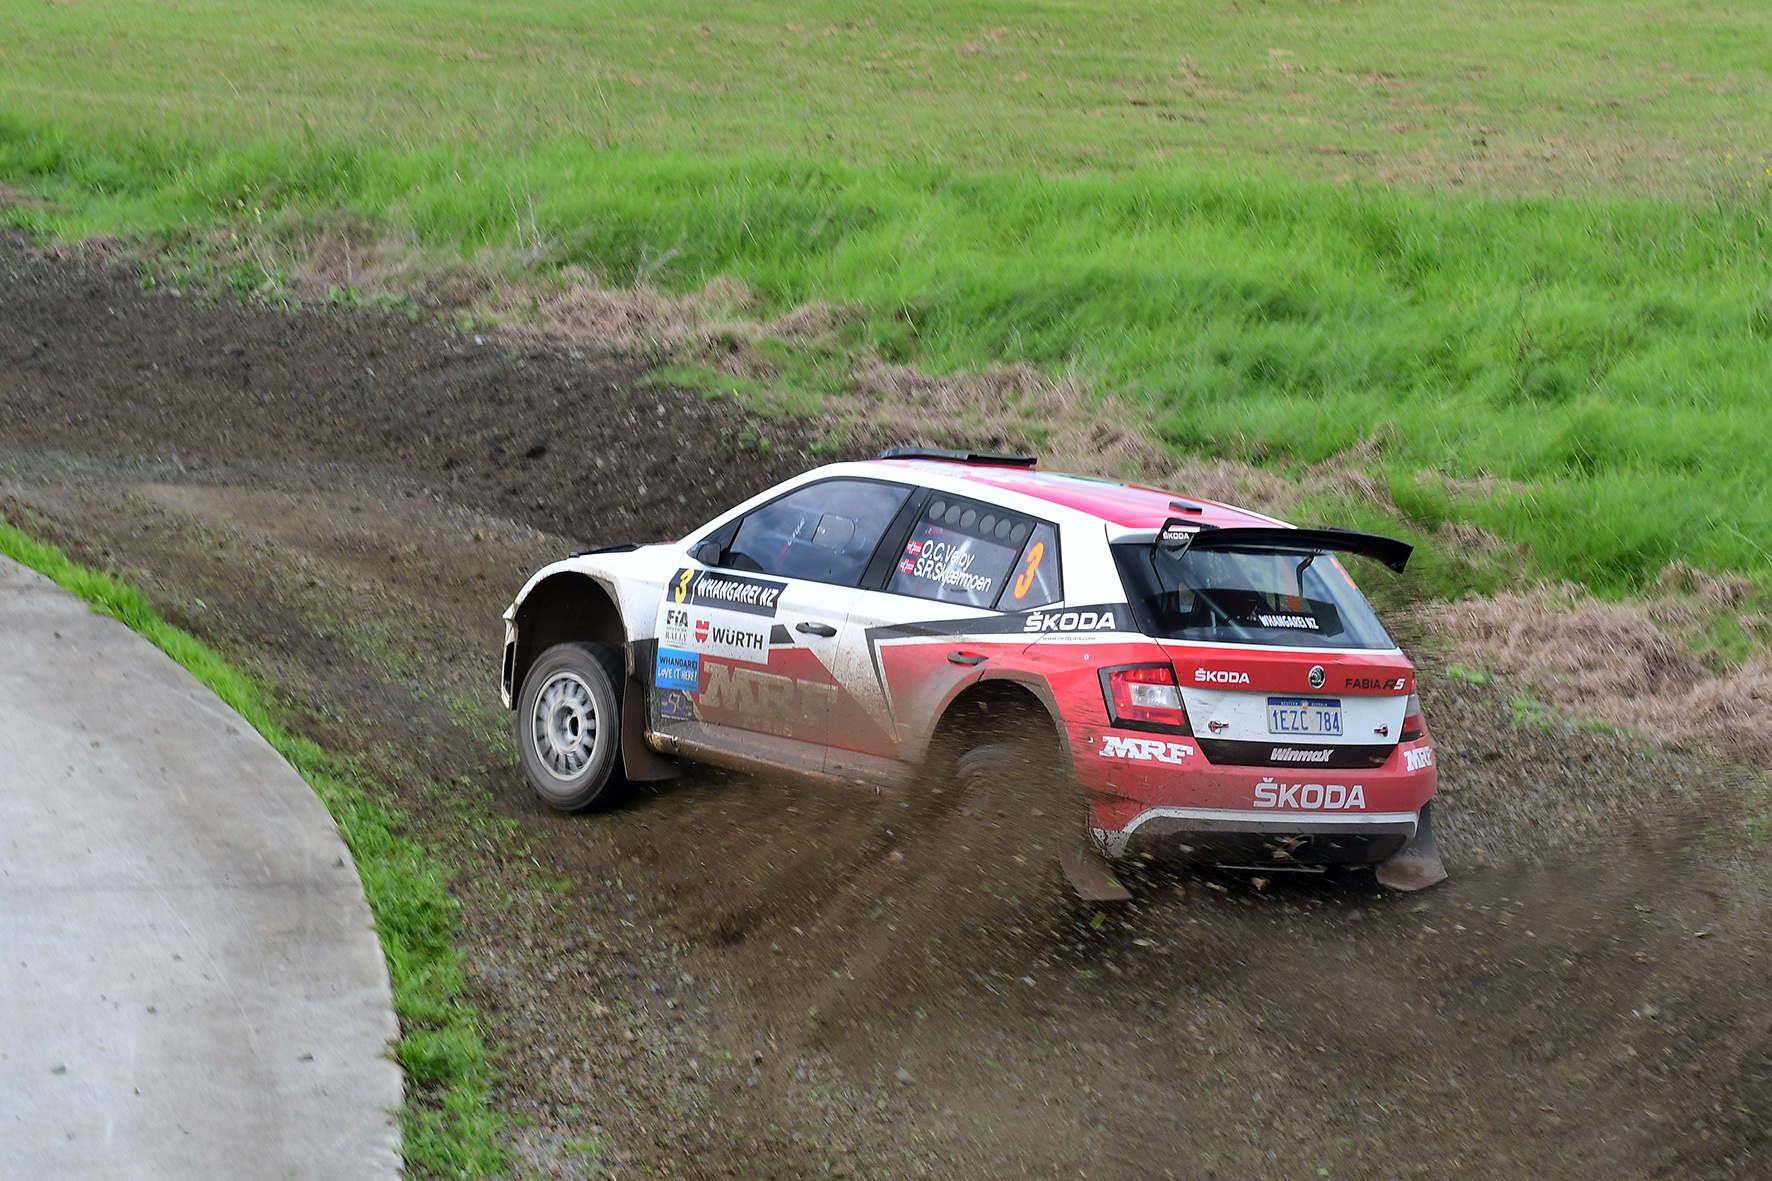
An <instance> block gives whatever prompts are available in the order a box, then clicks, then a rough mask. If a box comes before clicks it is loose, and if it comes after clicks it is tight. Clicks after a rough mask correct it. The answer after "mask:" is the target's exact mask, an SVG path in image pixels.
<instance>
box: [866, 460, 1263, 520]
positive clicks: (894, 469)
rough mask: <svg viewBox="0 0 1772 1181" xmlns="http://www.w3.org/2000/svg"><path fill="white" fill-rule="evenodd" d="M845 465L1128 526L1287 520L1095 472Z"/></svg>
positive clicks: (941, 464) (941, 463) (939, 463)
mask: <svg viewBox="0 0 1772 1181" xmlns="http://www.w3.org/2000/svg"><path fill="white" fill-rule="evenodd" d="M844 466H846V467H857V468H865V469H871V470H870V472H869V474H878V475H880V476H882V477H885V478H891V479H899V480H902V479H904V478H905V477H906V474H907V471H914V472H916V473H918V474H919V475H926V476H929V477H933V478H934V480H935V481H945V480H964V481H967V482H969V483H976V484H983V485H986V486H988V487H991V488H1000V489H1002V490H1003V491H1005V492H1015V493H1019V494H1020V495H1022V496H1028V497H1032V498H1033V499H1035V500H1043V501H1045V502H1047V503H1048V504H1054V505H1057V506H1059V507H1061V508H1066V509H1070V510H1072V511H1074V512H1080V513H1087V514H1088V515H1089V516H1092V517H1097V518H1099V519H1101V520H1103V521H1107V522H1109V523H1111V524H1114V525H1119V526H1122V527H1124V528H1128V529H1159V528H1161V527H1162V525H1163V522H1164V521H1167V520H1169V519H1170V518H1171V517H1180V518H1181V519H1182V520H1184V521H1189V522H1198V523H1200V524H1205V525H1216V526H1218V527H1219V528H1221V529H1225V528H1238V527H1245V526H1273V525H1280V524H1284V522H1282V521H1277V520H1275V519H1274V518H1273V517H1266V516H1263V515H1261V514H1260V513H1255V512H1250V511H1249V510H1247V509H1240V508H1237V507H1236V506H1234V505H1228V504H1222V503H1220V502H1218V501H1215V500H1206V499H1204V498H1202V497H1198V496H1191V495H1187V494H1185V493H1176V492H1166V491H1164V490H1162V489H1160V488H1146V487H1144V486H1143V485H1140V484H1126V483H1122V482H1120V481H1118V480H1104V479H1100V478H1097V477H1094V476H1073V475H1068V474H1066V473H1064V472H1043V471H1036V470H1033V469H1031V468H1026V467H1012V466H1009V465H1006V464H998V463H964V462H955V461H950V460H926V459H886V460H869V461H864V462H862V463H859V464H853V465H848V464H846V465H844ZM1172 501H1180V502H1181V503H1183V504H1187V505H1191V506H1194V507H1197V508H1199V509H1201V510H1202V511H1201V512H1198V513H1190V512H1187V511H1185V510H1183V509H1178V508H1177V507H1175V505H1174V504H1172V503H1171V502H1172Z"/></svg>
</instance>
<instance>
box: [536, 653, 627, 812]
mask: <svg viewBox="0 0 1772 1181" xmlns="http://www.w3.org/2000/svg"><path fill="white" fill-rule="evenodd" d="M620 671H621V655H620V653H618V652H616V651H615V649H613V648H611V647H610V646H609V645H607V644H556V645H555V646H554V647H552V648H549V649H548V650H547V651H546V652H543V653H542V654H541V656H540V657H539V658H538V659H537V660H536V662H535V664H534V665H533V666H532V667H531V668H530V670H529V675H528V676H526V677H524V678H523V689H522V691H521V692H520V693H519V694H518V697H517V750H518V753H519V755H520V756H521V758H522V761H523V775H524V778H526V779H528V780H529V786H530V787H532V788H534V789H535V794H536V795H538V796H540V797H541V798H542V801H543V802H544V803H546V804H547V805H548V806H549V807H553V808H558V809H560V810H561V811H562V812H572V811H576V810H578V809H580V808H589V807H592V806H594V805H598V804H609V803H612V802H614V797H615V796H616V795H618V794H619V792H620V788H621V786H622V784H623V780H622V777H621V775H620V774H618V772H617V760H618V758H619V756H620V751H621V697H620V695H619V694H618V692H617V690H616V686H617V685H618V684H619V682H620Z"/></svg>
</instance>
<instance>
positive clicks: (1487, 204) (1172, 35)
mask: <svg viewBox="0 0 1772 1181" xmlns="http://www.w3.org/2000/svg"><path fill="white" fill-rule="evenodd" d="M790 25H791V26H795V27H793V28H790V27H789V26H790ZM1769 25H1772V10H1767V11H1765V12H1762V11H1760V10H1758V9H1754V10H1750V11H1746V12H1744V11H1741V10H1738V9H1736V8H1732V7H1729V6H1727V5H1724V4H1722V3H1720V2H1719V0H1687V2H1686V3H1683V4H1658V5H1655V4H1643V3H1630V2H1618V3H1609V4H1606V5H1603V6H1602V5H1582V4H1561V5H1558V4H1550V5H1545V4H1540V5H1526V4H1516V5H1495V4H1482V5H1477V4H1443V3H1442V4H1432V5H1426V6H1423V5H1419V4H1413V5H1404V4H1401V3H1390V2H1382V3H1368V4H1357V5H1355V4H1350V5H1335V4H1306V3H1272V4H1254V5H1243V6H1234V5H1233V6H1230V7H1229V8H1221V7H1219V6H1217V5H1202V4H1188V5H1173V6H1170V7H1166V8H1162V9H1153V8H1139V7H1128V6H1125V5H1120V4H1109V3H1107V2H1106V0H1077V2H1075V3H1071V4H1065V5H1053V4H1047V5H1040V4H1008V3H995V4H985V3H961V4H956V5H948V6H942V7H939V8H937V7H927V8H902V7H886V6H869V5H845V6H842V7H837V6H832V5H788V6H782V5H775V4H772V5H762V4H742V3H741V4H728V5H721V6H713V5H707V4H700V5H696V4H688V3H678V4H675V5H667V6H663V7H660V6H658V5H648V6H638V5H635V6H631V7H630V6H625V5H621V4H611V3H599V4H594V5H583V4H581V5H568V4H565V3H563V2H562V0H533V2H531V3H528V4H515V5H504V6H500V7H499V8H497V9H490V8H487V9H484V10H483V9H481V8H480V7H478V6H456V5H449V4H443V3H436V2H426V3H411V4H406V5H398V6H396V5H392V4H386V3H357V4H345V5H337V4H334V5H326V6H317V5H284V6H278V7H276V8H250V9H246V10H239V9H234V8H221V7H216V6H213V5H211V4H208V3H206V2H198V3H184V2H181V3H180V4H178V5H177V6H170V7H166V8H160V7H155V6H149V5H140V4H134V3H131V4H111V3H90V4H89V3H87V2H86V0H81V4H80V7H78V8H75V9H71V10H64V9H61V8H57V7H54V6H52V5H44V4H41V3H37V2H36V0H32V3H30V4H19V3H16V2H10V0H8V2H7V3H5V4H0V29H4V30H7V31H9V32H10V33H11V34H13V36H12V37H11V38H10V40H8V39H7V38H6V37H4V36H0V46H7V47H6V48H0V178H4V179H6V180H9V181H10V182H11V183H14V184H17V185H21V186H23V187H26V188H28V189H30V190H31V191H32V192H34V193H37V194H39V195H42V196H45V197H48V198H51V199H53V200H55V201H57V202H59V206H57V207H54V208H32V209H24V208H14V209H12V210H11V211H10V212H9V213H5V214H0V215H3V216H8V217H10V218H11V219H12V220H13V221H14V222H16V223H18V224H24V225H28V226H30V227H32V228H34V229H36V230H38V231H39V232H42V233H46V234H62V235H74V234H82V233H91V232H101V231H103V232H115V233H122V234H127V235H142V236H146V237H148V238H150V239H151V240H159V241H163V242H171V243H174V244H177V243H180V242H185V243H189V242H200V241H203V240H205V238H204V235H205V234H209V233H212V232H213V231H214V228H215V227H218V226H220V227H223V229H224V230H225V231H226V232H228V233H232V234H234V235H235V236H236V237H237V238H239V239H241V240H242V241H244V242H247V243H249V244H250V252H251V254H252V257H253V258H254V259H255V260H257V259H260V258H267V259H270V260H272V261H271V262H270V263H268V264H267V265H265V266H264V268H263V269H264V270H265V271H266V272H267V278H268V279H269V280H274V279H275V278H276V276H275V274H274V273H273V272H274V271H275V265H276V264H275V262H274V260H275V258H277V257H281V256H282V254H280V253H279V252H280V251H285V248H286V247H287V246H288V245H289V244H290V243H293V242H295V241H296V240H298V239H300V238H301V237H303V236H304V235H307V234H310V233H311V232H312V230H313V227H314V226H315V225H316V224H318V223H320V222H322V221H323V220H324V219H326V218H328V217H335V216H340V215H349V216H353V217H361V218H365V219H368V220H369V221H370V222H371V223H373V224H374V225H376V226H378V227H380V228H381V229H382V230H384V231H385V232H386V233H387V234H388V235H390V236H392V237H395V238H401V239H405V240H408V241H410V242H413V243H416V244H417V246H418V247H420V248H422V249H425V250H428V251H432V252H441V253H444V254H449V255H454V256H471V255H476V254H482V253H484V252H489V251H490V252H495V253H497V254H498V255H499V256H500V257H503V258H507V259H517V260H519V261H520V263H521V264H522V265H523V266H525V267H527V268H529V269H530V270H531V271H533V272H535V273H537V274H539V275H541V276H543V277H545V276H546V275H548V274H551V273H554V272H556V271H557V270H558V269H559V268H561V267H564V266H567V265H576V266H583V267H588V268H591V269H593V270H597V271H600V272H602V273H603V274H605V275H606V276H607V277H608V279H609V280H610V281H611V282H619V283H627V282H631V281H635V280H636V279H644V280H646V281H649V282H654V283H658V284H660V285H662V286H664V287H666V288H671V289H686V288H695V287H698V286H700V285H701V284H702V283H704V282H705V281H706V280H707V279H708V278H710V277H712V276H715V275H735V276H737V277H739V278H741V279H743V280H744V281H745V282H746V283H748V284H749V285H751V287H752V288H753V289H755V290H756V291H757V292H758V293H759V294H760V295H761V297H762V298H763V300H764V303H765V306H764V308H763V309H762V314H768V313H769V312H773V311H779V310H783V309H786V308H789V307H791V306H793V305H795V304H797V303H800V302H802V301H806V300H812V299H823V300H829V301H833V302H841V303H845V304H849V305H853V306H856V307H859V308H860V309H862V312H863V314H862V315H861V316H860V317H859V318H858V319H855V320H852V321H850V322H849V323H848V324H846V326H845V328H844V330H843V331H844V334H845V338H844V343H845V344H846V345H847V346H848V347H851V348H855V349H866V350H872V351H876V352H878V353H880V354H881V355H883V356H885V357H886V358H887V359H889V360H895V361H904V362H910V363H915V364H918V365H921V366H924V367H926V368H928V369H930V370H933V371H937V372H946V371H952V370H960V369H976V368H979V367H982V366H987V365H990V364H993V363H999V362H1011V361H1027V362H1030V363H1032V364H1034V365H1036V366H1039V367H1041V368H1043V369H1045V370H1047V371H1048V372H1052V373H1055V374H1056V373H1059V372H1062V371H1064V370H1066V369H1068V368H1071V367H1075V368H1076V369H1078V370H1079V371H1081V372H1082V373H1083V374H1084V375H1085V376H1086V377H1088V378H1090V379H1091V380H1093V381H1094V382H1095V383H1096V385H1097V387H1098V388H1099V389H1101V390H1102V391H1104V392H1107V393H1111V394H1114V395H1116V396H1118V397H1119V398H1121V399H1124V400H1125V401H1126V402H1127V403H1129V404H1130V405H1131V407H1132V410H1133V413H1135V414H1137V415H1139V416H1140V417H1141V418H1143V419H1144V420H1146V421H1147V422H1149V423H1150V424H1152V429H1153V431H1154V433H1156V434H1157V435H1158V436H1159V437H1160V438H1161V439H1162V440H1163V441H1164V442H1166V443H1167V444H1169V445H1170V446H1171V447H1173V448H1174V449H1176V450H1177V451H1192V452H1203V453H1207V454H1214V455H1223V456H1228V457H1233V458H1237V459H1242V460H1247V461H1251V462H1256V463H1261V464H1266V465H1269V466H1273V467H1275V468H1278V469H1280V470H1282V471H1285V470H1291V469H1294V468H1296V467H1299V466H1302V465H1305V464H1309V463H1312V462H1315V461H1317V460H1320V459H1322V458H1324V457H1326V456H1328V455H1330V454H1332V453H1334V452H1336V451H1338V450H1340V449H1343V448H1346V447H1348V446H1350V445H1352V444H1354V443H1356V442H1359V441H1360V440H1361V439H1363V438H1367V437H1370V436H1371V435H1372V434H1373V433H1374V432H1383V437H1384V448H1383V452H1382V463H1383V467H1384V476H1385V478H1386V479H1387V480H1388V482H1389V485H1390V490H1391V493H1392V495H1393V497H1394V498H1395V499H1396V501H1397V503H1398V504H1399V505H1400V506H1401V507H1402V509H1403V510H1404V513H1405V515H1406V517H1407V518H1408V520H1407V524H1408V525H1409V526H1410V527H1412V528H1414V529H1416V530H1419V531H1420V533H1421V535H1422V536H1428V535H1431V532H1432V530H1433V529H1434V528H1436V527H1437V526H1438V525H1439V524H1440V523H1441V522H1443V521H1446V520H1471V521H1474V522H1475V523H1477V524H1479V525H1481V526H1483V527H1485V528H1486V529H1488V530H1490V531H1491V532H1493V533H1496V534H1499V535H1500V536H1502V537H1504V538H1507V539H1509V540H1511V541H1517V542H1524V543H1526V544H1527V546H1528V548H1529V557H1528V558H1527V559H1525V560H1523V561H1522V562H1519V563H1516V564H1515V571H1514V573H1515V574H1516V575H1529V576H1540V575H1542V576H1551V577H1560V578H1569V579H1574V580H1577V581H1580V582H1583V583H1585V584H1587V585H1588V586H1590V587H1591V588H1593V589H1595V590H1596V591H1599V592H1601V593H1607V594H1622V593H1628V592H1630V591H1632V590H1635V589H1638V588H1641V587H1643V586H1645V585H1647V584H1648V583H1649V582H1651V581H1652V580H1653V579H1654V577H1655V576H1656V574H1657V572H1658V571H1660V570H1661V569H1662V568H1663V567H1664V566H1665V565H1666V564H1667V563H1668V562H1670V561H1672V560H1673V559H1675V558H1684V559H1685V560H1687V561H1689V562H1692V563H1693V564H1695V565H1698V566H1700V567H1703V568H1706V569H1710V570H1739V571H1744V572H1748V573H1750V574H1752V575H1753V576H1755V577H1756V578H1758V579H1760V580H1761V581H1762V582H1765V581H1767V580H1768V579H1772V543H1769V542H1768V541H1767V540H1766V539H1767V538H1772V493H1769V492H1768V488H1769V487H1772V460H1768V458H1767V457H1768V456H1769V455H1772V413H1768V410H1769V407H1768V396H1769V394H1772V378H1769V377H1768V375H1769V374H1772V308H1769V306H1768V292H1767V283H1768V280H1769V279H1772V272H1769V271H1768V268H1767V265H1766V261H1765V260H1766V258H1767V256H1768V245H1769V243H1772V204H1769V203H1768V197H1767V193H1766V184H1767V182H1768V181H1772V168H1769V167H1768V165H1767V164H1766V162H1765V161H1763V160H1762V159H1761V158H1759V157H1758V156H1753V157H1751V158H1749V157H1748V156H1747V155H1744V154H1743V153H1742V152H1741V151H1740V145H1742V144H1751V143H1764V141H1765V140H1766V138H1767V133H1768V132H1769V131H1772V104H1769V103H1767V102H1766V101H1765V98H1766V95H1767V94H1768V93H1772V57H1767V55H1764V54H1762V53H1759V52H1758V50H1757V48H1756V46H1759V45H1763V44H1765V43H1766V42H1767V40H1768V38H1767V36H1766V34H1767V33H1769V32H1772V28H1768V27H1767V26H1769ZM704 26H705V32H704V31H703V28H704ZM827 29H828V30H830V31H829V32H827V31H826V30H827ZM1036 34H1037V35H1036ZM273 42H275V44H274V45H273V44H272V43H273ZM970 46H976V49H971V48H968V47H970ZM1275 49H1283V50H1286V51H1287V55H1274V54H1271V53H1270V52H1269V51H1270V50H1275ZM888 53H890V54H891V56H890V57H887V56H884V55H886V54H888ZM473 55H477V56H473ZM482 59H485V60H482ZM907 62H909V63H911V64H910V65H906V64H905V63H907ZM1664 63H1665V66H1664ZM869 64H871V65H873V66H874V67H875V68H873V69H865V68H863V67H864V66H866V65H869ZM1024 73H1025V74H1026V75H1027V76H1028V79H1027V80H1024V81H1015V78H1016V76H1017V75H1019V74H1024ZM1467 108H1468V109H1467ZM1202 112H1203V113H1202ZM1300 112H1304V113H1303V114H1301V113H1300ZM1165 115H1172V116H1175V118H1173V119H1171V118H1166V117H1164V116H1165ZM1183 116H1186V117H1187V118H1193V117H1196V116H1197V117H1199V118H1204V119H1206V122H1205V123H1192V122H1187V121H1186V119H1185V118H1183ZM1295 118H1296V119H1304V120H1308V121H1307V122H1296V121H1294V119H1295ZM1398 121H1401V122H1402V123H1403V124H1404V125H1405V129H1404V130H1403V131H1387V130H1385V128H1386V127H1388V126H1389V124H1390V123H1393V122H1398ZM1417 124H1419V125H1422V126H1424V127H1425V128H1426V130H1423V131H1419V132H1417V131H1410V130H1408V128H1409V127H1414V126H1416V125H1417ZM1487 127H1493V128H1496V129H1497V130H1494V131H1485V130H1483V128H1487ZM1276 128H1277V129H1278V132H1279V133H1278V134H1276V133H1275V129H1276ZM1386 136H1389V137H1390V138H1386ZM1411 137H1413V138H1411ZM1475 139H1482V140H1484V141H1485V143H1484V144H1482V145H1478V144H1476V143H1474V142H1472V141H1473V140H1475ZM1545 153H1550V155H1551V158H1550V159H1548V160H1547V159H1542V158H1541V157H1542V156H1544V155H1545ZM1730 155H1733V156H1734V158H1733V159H1726V158H1725V157H1727V156H1730ZM1577 159H1579V160H1582V161H1586V163H1584V164H1582V165H1581V166H1580V167H1575V166H1574V165H1569V167H1565V165H1566V164H1569V161H1571V160H1577ZM1343 174H1348V175H1351V176H1352V177H1353V182H1352V183H1349V184H1345V185H1337V184H1335V183H1333V182H1332V181H1330V180H1323V179H1320V178H1321V177H1322V176H1323V175H1329V176H1331V177H1337V176H1341V175H1343ZM1386 176H1395V177H1399V178H1403V179H1414V180H1418V181H1421V182H1422V185H1418V186H1416V187H1413V188H1403V187H1388V186H1383V185H1379V184H1374V183H1371V182H1372V180H1373V178H1382V177H1386ZM1460 179H1464V180H1468V181H1469V182H1470V183H1471V184H1472V185H1473V186H1478V187H1485V188H1487V189H1489V190H1490V192H1489V193H1488V195H1474V194H1460V193H1457V192H1452V191H1450V189H1451V187H1452V186H1453V185H1454V184H1455V183H1457V182H1458V181H1460ZM1428 184H1437V185H1439V186H1440V188H1439V189H1437V190H1435V189H1431V188H1426V187H1422V186H1425V185H1428ZM1501 190H1515V191H1543V192H1547V193H1554V194H1561V195H1549V196H1537V197H1529V196H1519V195H1505V193H1504V192H1502V191H1501ZM1571 194H1574V195H1571ZM254 265H255V266H256V265H258V264H257V262H256V261H255V264H254ZM778 354H779V351H778ZM773 359H774V360H775V361H776V362H777V368H778V369H779V370H781V371H782V372H783V374H784V377H785V379H786V380H784V381H783V382H782V383H781V385H782V387H783V391H785V392H778V393H776V394H775V395H774V401H775V403H776V404H777V406H778V408H782V409H797V408H800V407H802V406H803V405H812V404H816V395H817V393H818V391H819V390H821V389H824V388H827V387H828V386H830V384H831V383H832V381H833V376H832V372H831V367H830V364H829V358H828V357H802V358H800V359H799V360H797V361H796V360H794V359H793V358H791V357H788V356H786V354H779V355H777V356H776V357H775V358H773ZM679 376H684V377H685V379H686V380H687V379H688V378H696V379H698V380H699V382H700V384H701V385H702V386H704V387H706V388H707V389H708V391H709V392H710V393H736V394H738V395H740V396H744V397H746V398H747V400H750V399H757V398H761V399H763V400H767V395H768V391H764V393H763V394H759V393H758V392H757V391H754V390H745V389H740V388H738V387H739V385H740V384H741V383H739V382H734V381H732V380H730V379H723V378H718V377H716V376H715V375H712V374H710V373H705V372H704V373H699V374H680V375H679ZM727 387H731V388H727Z"/></svg>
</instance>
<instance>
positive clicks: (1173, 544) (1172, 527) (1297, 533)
mask: <svg viewBox="0 0 1772 1181" xmlns="http://www.w3.org/2000/svg"><path fill="white" fill-rule="evenodd" d="M1157 544H1158V545H1160V546H1162V547H1163V548H1164V549H1177V550H1185V549H1197V550H1241V551H1266V550H1271V551H1273V552H1275V553H1293V554H1295V553H1298V552H1299V551H1300V550H1304V551H1307V552H1308V551H1311V550H1315V551H1317V552H1318V553H1334V554H1359V555H1360V556H1361V557H1364V558H1372V559H1374V560H1375V561H1379V562H1383V563H1384V564H1385V565H1386V566H1389V567H1390V568H1391V569H1392V570H1395V571H1396V572H1397V573H1398V574H1401V573H1402V572H1403V568H1404V567H1405V566H1407V565H1408V564H1409V555H1410V554H1413V553H1414V552H1415V547H1414V546H1412V545H1410V544H1409V543H1408V542H1406V541H1398V540H1397V539H1396V538H1394V537H1381V536H1379V535H1378V534H1376V533H1356V532H1354V531H1353V530H1352V529H1213V528H1211V527H1208V526H1201V525H1199V524H1197V523H1195V522H1192V521H1183V520H1182V519H1181V518H1180V517H1171V518H1169V520H1167V521H1165V522H1163V528H1162V529H1161V530H1160V531H1159V532H1158V533H1157Z"/></svg>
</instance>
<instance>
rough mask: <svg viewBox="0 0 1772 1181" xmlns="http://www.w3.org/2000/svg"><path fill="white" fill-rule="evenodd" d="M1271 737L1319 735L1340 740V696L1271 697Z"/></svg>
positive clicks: (1268, 708) (1268, 712)
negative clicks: (1272, 735)
mask: <svg viewBox="0 0 1772 1181" xmlns="http://www.w3.org/2000/svg"><path fill="white" fill-rule="evenodd" d="M1267 732H1268V733H1269V734H1317V735H1324V734H1326V735H1331V736H1333V737H1336V738H1340V737H1341V699H1340V698H1339V697H1270V698H1268V699H1267Z"/></svg>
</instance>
